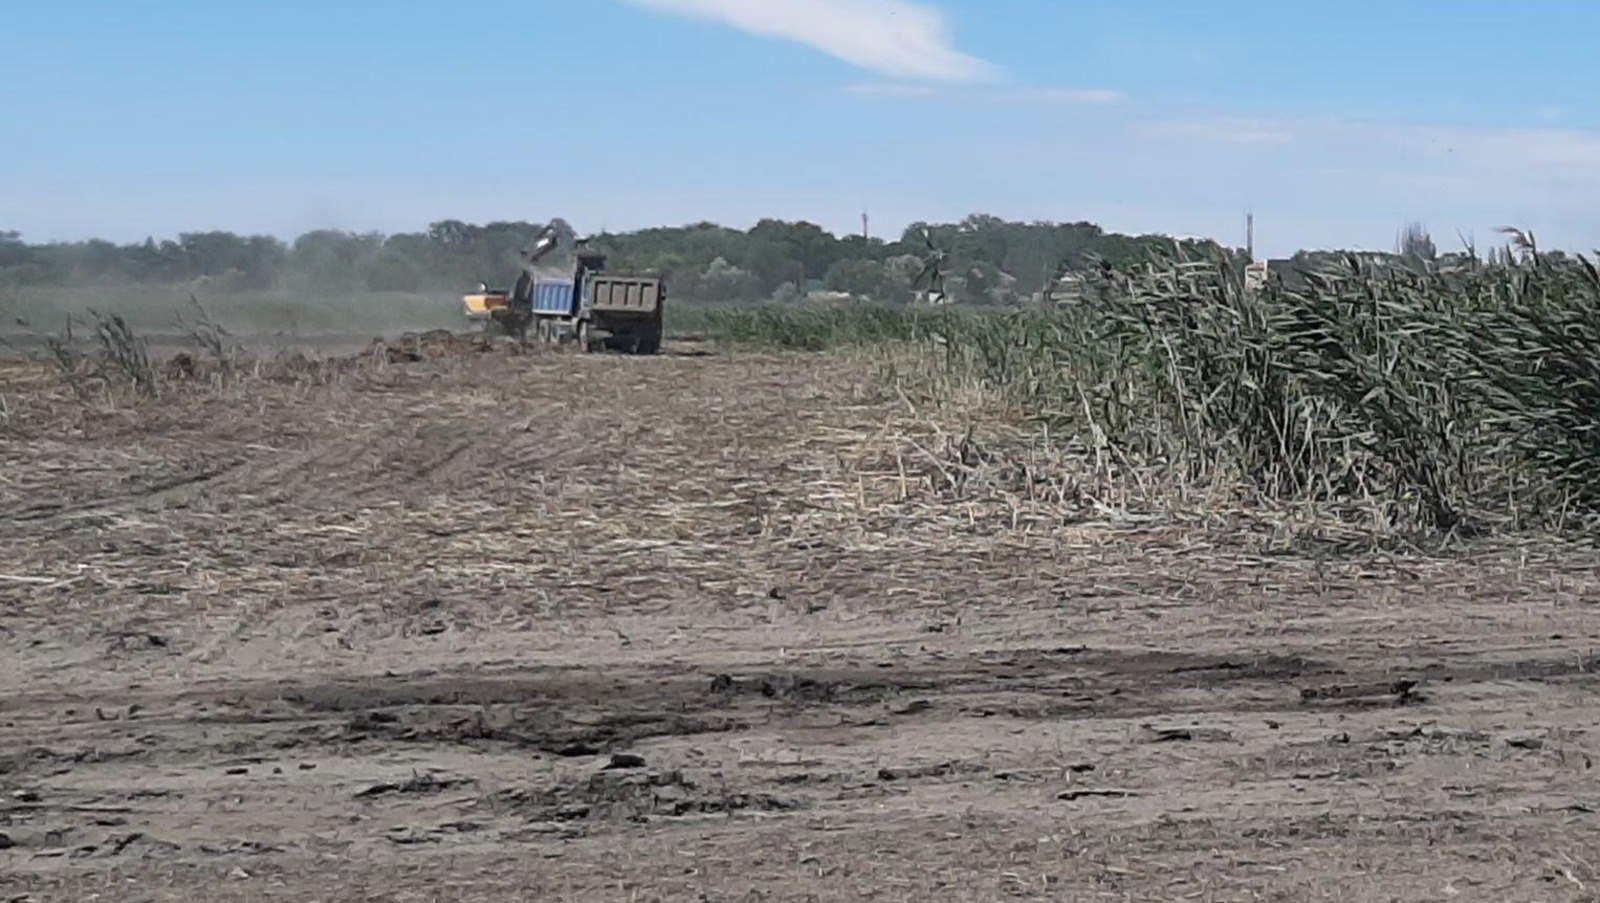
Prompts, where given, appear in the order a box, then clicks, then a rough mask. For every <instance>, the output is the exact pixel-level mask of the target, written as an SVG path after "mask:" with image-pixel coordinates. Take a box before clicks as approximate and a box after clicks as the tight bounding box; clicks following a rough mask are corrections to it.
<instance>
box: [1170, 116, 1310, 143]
mask: <svg viewBox="0 0 1600 903" xmlns="http://www.w3.org/2000/svg"><path fill="white" fill-rule="evenodd" d="M1144 128H1145V132H1146V133H1147V134H1149V135H1150V136H1152V137H1156V138H1170V139H1176V140H1180V141H1194V142H1201V143H1205V144H1288V143H1289V142H1291V141H1293V140H1294V137H1295V136H1294V132H1293V131H1291V130H1290V129H1289V128H1288V127H1286V126H1285V125H1283V124H1280V123H1271V122H1264V121H1261V120H1256V119H1242V118H1237V117H1227V116H1224V117H1216V118H1207V119H1172V120H1166V121H1156V122H1150V123H1147V124H1146V125H1145V127H1144Z"/></svg>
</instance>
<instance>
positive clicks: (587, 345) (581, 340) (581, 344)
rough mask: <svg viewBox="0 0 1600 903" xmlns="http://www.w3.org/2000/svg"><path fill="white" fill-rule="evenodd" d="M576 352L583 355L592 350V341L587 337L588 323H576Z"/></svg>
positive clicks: (582, 321) (584, 321)
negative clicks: (580, 352)
mask: <svg viewBox="0 0 1600 903" xmlns="http://www.w3.org/2000/svg"><path fill="white" fill-rule="evenodd" d="M578 350H579V351H582V352H583V353H584V354H588V353H589V352H591V351H593V350H594V339H593V338H592V337H590V335H589V321H588V320H579V321H578Z"/></svg>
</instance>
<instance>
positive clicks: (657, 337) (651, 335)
mask: <svg viewBox="0 0 1600 903" xmlns="http://www.w3.org/2000/svg"><path fill="white" fill-rule="evenodd" d="M634 347H635V348H636V349H637V350H638V353H640V354H660V353H661V330H659V329H652V330H650V331H649V332H646V333H644V334H642V335H640V336H639V339H638V342H637V344H636V345H635V346H634Z"/></svg>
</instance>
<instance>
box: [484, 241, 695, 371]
mask: <svg viewBox="0 0 1600 903" xmlns="http://www.w3.org/2000/svg"><path fill="white" fill-rule="evenodd" d="M557 244H558V241H557V238H556V235H555V232H554V230H553V229H548V228H547V229H546V230H545V231H544V232H543V233H541V234H540V236H539V238H538V239H536V240H535V242H534V244H533V246H532V247H531V248H530V249H529V250H527V251H525V252H524V253H523V262H524V265H523V269H522V274H521V275H520V276H519V277H518V278H517V281H516V284H515V286H514V287H512V288H511V289H509V290H507V289H491V288H489V287H488V285H487V284H483V283H480V284H479V286H478V290H477V291H476V292H473V293H470V294H467V295H463V296H462V298H461V304H462V312H463V313H464V314H465V315H466V317H467V319H468V320H476V321H482V322H483V324H484V328H485V329H486V330H487V331H490V332H495V333H501V334H506V335H512V336H516V337H517V338H518V339H519V340H526V339H527V338H528V337H529V336H530V334H531V335H532V337H533V338H534V339H535V340H536V341H540V342H546V343H551V344H556V343H561V342H568V341H572V342H576V343H577V344H578V346H579V347H580V348H581V349H583V350H584V351H593V350H598V349H601V348H606V349H615V350H623V351H629V352H631V353H634V354H655V353H657V352H658V351H660V350H661V336H662V332H663V329H664V321H663V316H664V314H665V310H666V301H667V284H666V280H665V278H663V277H662V276H661V275H660V274H659V273H613V272H610V271H608V270H607V269H606V257H605V255H604V254H602V253H600V252H598V251H595V250H593V249H592V248H590V247H589V246H588V243H587V242H583V241H580V242H579V244H578V249H577V252H576V254H575V255H574V257H575V261H576V262H575V265H574V266H575V269H574V272H573V273H572V275H571V276H568V275H566V274H561V275H552V274H551V273H550V272H549V271H548V270H544V269H541V268H540V267H539V262H540V261H541V260H543V259H545V258H546V257H548V256H549V255H550V253H551V252H553V251H554V250H555V249H556V246H557Z"/></svg>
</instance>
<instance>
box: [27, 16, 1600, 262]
mask: <svg viewBox="0 0 1600 903" xmlns="http://www.w3.org/2000/svg"><path fill="white" fill-rule="evenodd" d="M1596 34H1600V4H1596V3H1593V2H1578V0H1523V2H1521V3H1505V2H1488V0H1450V2H1445V0H1438V2H1433V0H1388V2H1378V0H1338V2H1335V0H1324V2H1314V0H1303V2H1281V0H1280V2H1256V0H1209V2H1207V0H1188V2H1179V0H1160V2H1158V0H937V2H912V0H567V2H557V0H521V2H510V0H478V2H452V3H439V2H401V0H395V2H362V0H321V2H305V0H278V2H255V0H234V2H228V3H216V2H198V0H193V2H177V0H166V2H159V0H146V2H115V3H114V2H88V0H54V2H46V0H13V2H11V3H9V4H7V5H6V8H5V11H4V16H3V17H0V104H3V109H4V110H5V113H4V115H3V116H0V172H4V173H5V177H4V179H3V180H0V228H11V229H18V230H21V231H22V232H23V233H24V235H25V237H27V238H29V239H31V240H36V241H37V240H51V239H71V238H81V237H87V236H103V237H109V238H113V239H118V240H135V239H142V238H143V237H144V236H146V235H156V236H166V235H172V234H175V233H177V232H180V231H190V230H199V229H207V228H224V229H232V230H235V231H240V232H269V233H274V234H278V235H284V236H292V235H294V234H297V233H298V232H301V231H303V230H306V229H310V228H316V227H336V228H347V229H355V230H362V231H365V230H379V231H400V230H413V229H420V228H422V227H424V226H425V225H426V224H427V223H428V222H430V221H432V220H436V219H442V218H446V217H454V218H460V219H466V220H472V221H486V220H491V219H542V218H549V217H552V216H562V217H565V218H567V219H569V220H571V221H572V222H573V223H574V224H576V225H577V226H578V227H579V228H580V229H581V230H599V229H602V228H608V229H625V228H633V227H639V226H646V225H656V224H668V223H684V222H691V221H697V220H703V219H709V220H715V221H720V222H725V223H728V224H730V225H740V226H743V225H748V224H750V223H752V222H754V221H755V220H756V219H758V218H760V217H763V216H779V217H783V218H791V219H809V220H812V221H814V222H820V223H822V224H823V225H825V226H828V227H829V228H832V229H835V230H845V229H854V228H857V227H858V220H859V216H860V213H861V211H862V210H863V209H865V210H868V211H869V212H870V213H871V214H872V217H873V222H874V231H876V232H880V233H884V234H892V233H895V232H898V230H899V229H900V228H902V227H903V226H904V225H906V224H907V223H909V222H912V221H915V220H920V219H926V220H947V219H954V218H959V217H961V216H963V215H965V214H967V213H971V212H988V213H994V214H998V215H1001V216H1006V217H1010V218H1017V219H1053V220H1081V219H1087V220H1093V221H1097V222H1100V223H1102V224H1104V225H1106V226H1107V227H1108V228H1113V229H1118V230H1123V231H1139V232H1143V231H1155V232H1166V233H1170V234H1179V235H1207V236H1213V237H1217V238H1220V239H1223V240H1225V241H1229V242H1232V243H1242V234H1241V233H1242V231H1243V226H1242V220H1243V217H1244V213H1245V211H1246V210H1247V209H1253V210H1254V211H1255V213H1256V216H1257V219H1258V223H1259V244H1260V246H1261V248H1262V250H1263V251H1265V252H1268V253H1282V252H1285V251H1288V250H1291V249H1293V248H1297V247H1330V246H1360V247H1387V246H1388V245H1390V244H1392V242H1393V237H1394V234H1395V232H1396V230H1397V229H1398V228H1399V226H1400V225H1401V224H1402V223H1404V222H1406V221H1411V220H1417V221H1422V222H1424V223H1426V224H1427V225H1428V226H1429V227H1430V228H1431V229H1432V230H1433V231H1434V234H1435V236H1436V238H1438V239H1439V240H1440V242H1441V244H1443V245H1446V246H1449V245H1453V244H1455V243H1456V242H1455V240H1454V236H1455V235H1456V233H1457V232H1460V233H1462V234H1466V235H1471V236H1473V237H1475V238H1476V239H1477V240H1478V241H1479V242H1484V243H1487V242H1489V241H1492V240H1493V238H1494V235H1493V230H1494V229H1495V228H1496V227H1498V226H1503V225H1517V226H1523V227H1528V228H1532V229H1534V230H1535V232H1536V233H1537V234H1539V236H1540V237H1541V239H1542V240H1543V242H1544V243H1546V244H1548V245H1555V246H1563V247H1570V248H1577V249H1588V248H1592V247H1595V246H1597V245H1600V101H1597V100H1596V99H1595V97H1594V93H1595V92H1594V90H1593V89H1594V87H1595V86H1596V85H1600V61H1597V58H1596V55H1595V54H1594V52H1593V50H1592V45H1593V44H1594V41H1595V38H1594V35H1596Z"/></svg>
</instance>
